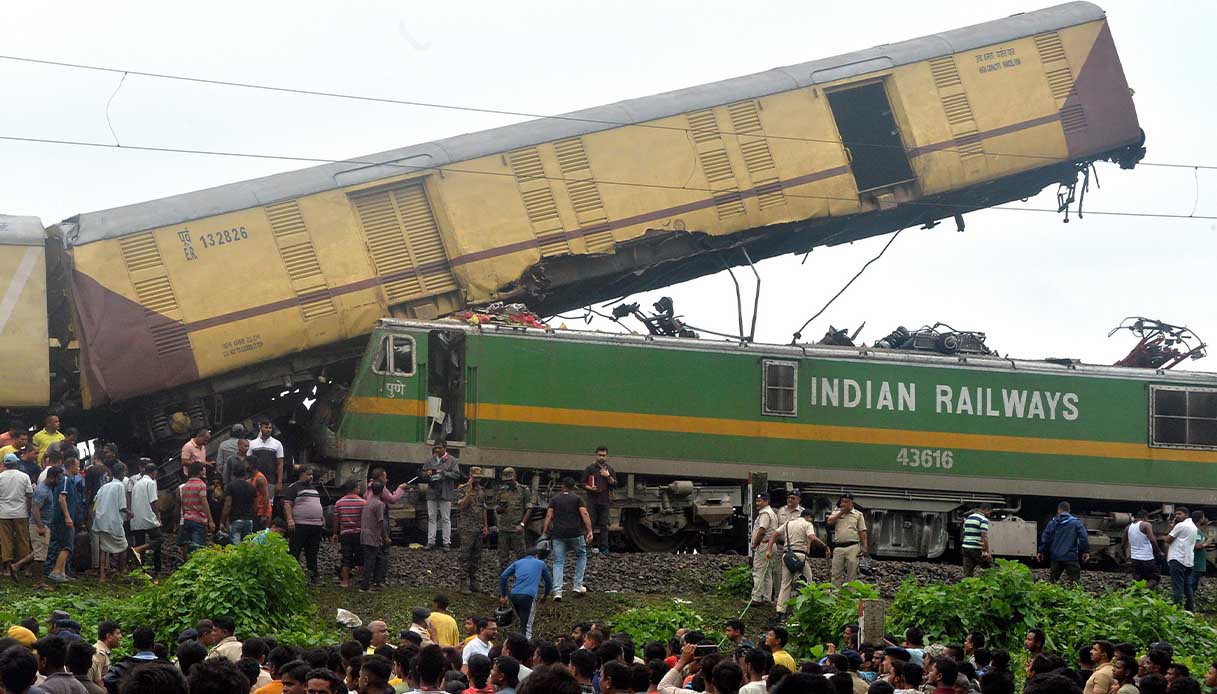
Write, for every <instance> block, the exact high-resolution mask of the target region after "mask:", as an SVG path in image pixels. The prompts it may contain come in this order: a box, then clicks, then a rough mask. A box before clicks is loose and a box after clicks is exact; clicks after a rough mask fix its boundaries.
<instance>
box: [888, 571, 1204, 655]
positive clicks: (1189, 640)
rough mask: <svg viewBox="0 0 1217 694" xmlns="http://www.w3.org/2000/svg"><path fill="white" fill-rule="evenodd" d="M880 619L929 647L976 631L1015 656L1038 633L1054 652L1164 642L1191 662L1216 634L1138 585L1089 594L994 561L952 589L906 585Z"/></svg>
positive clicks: (1141, 584)
mask: <svg viewBox="0 0 1217 694" xmlns="http://www.w3.org/2000/svg"><path fill="white" fill-rule="evenodd" d="M887 616H888V627H889V630H890V631H893V632H895V633H901V632H903V630H904V629H905V628H907V627H910V626H914V625H915V626H918V627H920V628H922V629H924V630H925V634H926V639H927V640H929V641H937V642H942V643H946V642H956V643H958V642H962V640H963V637H964V635H965V634H966V633H967V632H968V631H972V630H976V631H980V632H982V633H984V634H986V635H988V637H989V639H990V642H991V644H992V646H993V647H994V648H1006V649H1009V650H1011V651H1013V652H1019V651H1020V650H1021V648H1022V640H1023V637H1024V636H1026V633H1027V630H1029V629H1031V628H1036V627H1038V628H1040V629H1043V630H1044V633H1045V634H1046V636H1047V647H1048V648H1049V649H1051V650H1055V651H1057V652H1061V653H1070V652H1072V651H1075V650H1076V649H1077V648H1078V647H1080V646H1083V645H1086V644H1089V643H1092V642H1093V641H1094V640H1096V639H1101V638H1102V639H1108V640H1110V641H1113V642H1115V643H1119V642H1122V641H1127V642H1129V643H1132V644H1135V645H1137V646H1138V647H1139V648H1142V649H1143V648H1145V647H1146V646H1148V645H1149V644H1150V643H1152V642H1154V641H1168V642H1170V643H1171V644H1173V645H1174V646H1175V654H1176V655H1177V656H1179V657H1181V658H1183V659H1186V660H1191V661H1193V662H1195V663H1208V662H1211V661H1212V659H1213V656H1214V655H1217V629H1214V628H1213V627H1212V626H1210V625H1209V624H1207V623H1206V622H1205V621H1204V620H1202V619H1201V618H1199V617H1196V616H1193V615H1191V614H1188V613H1187V612H1184V611H1183V610H1182V609H1180V608H1178V607H1176V606H1175V605H1173V604H1171V603H1170V602H1168V601H1166V600H1163V599H1162V598H1161V597H1159V596H1157V595H1155V594H1154V593H1151V592H1150V591H1148V590H1146V589H1145V587H1144V584H1143V583H1137V584H1134V585H1132V586H1130V587H1128V588H1126V589H1124V590H1120V591H1112V592H1109V593H1105V594H1101V595H1095V594H1091V593H1087V592H1086V591H1084V590H1082V589H1081V588H1065V587H1062V586H1059V585H1055V584H1051V583H1044V582H1039V581H1036V580H1035V579H1034V578H1033V577H1032V575H1031V571H1030V570H1029V569H1028V568H1027V567H1026V566H1024V565H1022V564H1019V563H1017V562H1011V561H998V563H997V568H996V569H994V570H991V571H986V572H984V573H982V574H981V575H980V576H978V577H974V578H969V579H965V580H963V581H960V582H958V583H949V584H937V583H936V584H930V585H922V584H919V583H917V582H916V581H914V580H907V579H906V580H905V582H904V583H903V584H902V585H901V586H900V589H899V590H898V591H897V593H896V597H895V599H894V600H893V601H892V603H891V604H890V605H889V607H888V614H887ZM1205 667H1207V665H1206V666H1205Z"/></svg>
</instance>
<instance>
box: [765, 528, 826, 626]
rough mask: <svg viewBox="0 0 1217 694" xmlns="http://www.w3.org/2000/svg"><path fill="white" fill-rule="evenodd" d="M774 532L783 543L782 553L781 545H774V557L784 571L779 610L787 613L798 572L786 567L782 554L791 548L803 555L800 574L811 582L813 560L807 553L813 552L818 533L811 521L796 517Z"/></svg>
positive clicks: (779, 594) (779, 567) (779, 593)
mask: <svg viewBox="0 0 1217 694" xmlns="http://www.w3.org/2000/svg"><path fill="white" fill-rule="evenodd" d="M774 534H775V535H777V536H778V541H779V542H781V543H783V544H782V545H780V548H781V553H779V552H778V549H779V545H777V544H775V545H774V548H773V558H774V560H775V561H777V563H778V569H779V571H781V572H782V583H781V586H782V587H781V589H780V590H779V591H778V603H777V611H778V612H781V613H785V612H786V601H787V600H789V599H790V593H791V592H792V591H793V590H794V578H795V575H796V574H793V573H791V572H790V569H788V568H786V562H784V561H782V557H781V555H782V554H785V553H786V552H787V551H788V550H791V551H794V552H795V553H796V554H798V555H799V556H800V557H802V558H803V570H802V571H800V572H799V574H798V575H802V576H803V578H804V579H805V580H806V581H807V582H808V583H811V582H812V581H813V580H814V579H813V578H812V575H811V561H810V558H809V557H808V556H807V555H808V554H809V553H810V552H811V536H813V535H815V534H816V528H815V525H814V524H812V523H811V521H808V520H805V519H803V518H794V519H792V520H789V521H787V522H785V523H783V524H782V525H781V526H780V527H779V528H778V529H777V531H776V532H775V533H774Z"/></svg>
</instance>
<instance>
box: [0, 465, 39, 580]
mask: <svg viewBox="0 0 1217 694" xmlns="http://www.w3.org/2000/svg"><path fill="white" fill-rule="evenodd" d="M19 462H21V459H20V458H18V457H17V456H16V455H15V454H12V453H9V454H7V455H5V456H4V472H0V562H3V563H4V564H6V565H7V567H8V571H9V573H10V575H13V576H16V573H17V571H19V570H20V569H21V567H23V566H25V564H26V562H28V561H30V560H31V559H33V557H34V555H33V553H32V552H31V551H30V525H29V518H30V504H31V499H32V497H33V495H34V486H33V484H31V483H30V476H29V475H27V474H25V473H24V472H22V471H21V470H20V469H18V468H17V464H18V463H19Z"/></svg>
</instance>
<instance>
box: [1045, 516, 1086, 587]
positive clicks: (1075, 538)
mask: <svg viewBox="0 0 1217 694" xmlns="http://www.w3.org/2000/svg"><path fill="white" fill-rule="evenodd" d="M1045 555H1047V557H1048V562H1049V565H1050V566H1051V570H1050V572H1049V578H1050V580H1051V581H1052V582H1053V583H1056V582H1057V581H1059V580H1061V573H1064V574H1065V576H1066V578H1067V579H1068V580H1069V581H1070V582H1073V583H1077V582H1078V581H1080V580H1081V578H1082V563H1083V562H1085V561H1087V560H1088V559H1090V542H1089V541H1088V540H1087V538H1086V526H1085V525H1084V524H1083V523H1082V521H1080V520H1078V518H1077V517H1076V516H1074V515H1072V514H1071V513H1069V502H1068V501H1062V502H1061V503H1059V504H1057V507H1056V516H1054V517H1053V518H1052V520H1050V521H1048V525H1047V526H1046V527H1045V528H1044V533H1043V535H1041V536H1040V545H1039V551H1038V552H1037V554H1036V555H1035V560H1036V561H1044V556H1045Z"/></svg>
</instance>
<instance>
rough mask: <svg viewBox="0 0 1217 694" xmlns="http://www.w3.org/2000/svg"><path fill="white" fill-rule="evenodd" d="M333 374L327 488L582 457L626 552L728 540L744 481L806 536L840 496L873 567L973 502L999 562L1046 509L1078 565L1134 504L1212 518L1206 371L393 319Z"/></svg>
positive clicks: (928, 553)
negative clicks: (769, 494) (441, 467)
mask: <svg viewBox="0 0 1217 694" xmlns="http://www.w3.org/2000/svg"><path fill="white" fill-rule="evenodd" d="M355 368H356V370H355V372H354V374H353V375H352V378H351V382H350V389H349V391H341V390H335V391H333V393H335V394H337V395H333V396H331V397H330V398H329V399H328V401H327V403H324V404H323V406H322V407H321V408H320V410H319V411H318V412H314V414H315V415H316V414H321V415H323V416H322V417H321V419H322V420H323V421H325V422H327V423H328V425H329V428H328V430H327V431H326V432H325V433H326V434H327V437H326V438H327V440H326V443H325V444H324V445H323V447H322V453H323V454H324V455H325V456H326V457H327V458H330V459H335V460H340V461H342V462H341V463H340V464H339V465H338V477H339V478H340V479H343V478H354V477H357V476H360V475H362V474H364V473H365V472H366V469H367V466H368V465H369V464H389V465H399V464H415V465H417V464H421V463H422V462H423V461H424V460H426V458H427V456H428V455H429V453H430V443H431V442H433V441H435V440H447V441H448V442H449V446H450V447H451V448H453V449H454V450H455V451H456V452H457V454H458V455H459V456H460V460H461V463H462V465H463V466H466V469H467V467H468V466H471V465H479V466H481V467H482V468H483V469H484V471H485V472H484V474H486V475H488V476H493V475H494V474H495V473H494V471H495V470H496V469H501V468H503V467H506V466H513V467H515V468H516V469H518V470H528V471H534V474H532V475H531V477H532V484H533V486H534V489H535V490H536V491H537V492H538V493H539V496H540V497H541V498H543V497H544V495H545V491H546V489H547V488H548V485H550V484H553V482H554V481H556V479H557V477H559V476H560V475H561V474H563V473H565V472H575V471H579V470H582V469H583V468H584V466H585V465H586V464H587V463H588V462H589V461H590V457H591V453H592V451H593V450H594V449H595V447H596V446H597V445H601V444H603V445H607V446H608V447H609V449H610V451H611V452H612V460H613V464H614V465H615V466H616V468H617V470H618V472H619V478H620V488H619V489H618V490H617V492H616V494H615V500H614V508H613V519H614V523H613V526H614V527H615V528H620V530H621V531H622V532H623V534H624V536H625V538H626V540H628V541H629V543H630V544H632V545H633V546H635V547H637V548H640V549H644V550H665V549H667V550H670V549H674V548H677V547H679V546H681V545H683V544H686V543H689V542H691V541H696V542H702V543H706V542H715V541H722V542H726V541H730V539H731V538H733V537H737V535H733V534H732V532H733V531H735V532H738V531H739V529H740V527H741V525H743V524H741V523H740V519H741V516H746V515H747V514H748V512H749V511H750V508H749V503H750V498H751V494H750V493H749V492H750V487H752V486H755V485H760V484H765V485H775V486H779V485H785V486H786V487H787V488H796V489H798V490H799V491H800V492H801V493H802V495H803V503H804V505H805V506H806V505H809V504H810V505H811V507H812V508H813V510H814V512H815V514H816V517H817V518H821V517H823V515H825V514H826V513H827V511H828V509H829V508H830V507H831V505H833V504H834V503H835V501H836V496H837V495H838V494H839V493H840V492H841V491H842V490H846V489H848V490H850V491H851V492H853V493H854V494H855V496H856V498H857V502H858V504H859V506H860V507H862V508H863V509H864V510H865V511H866V512H867V513H868V515H869V516H870V520H871V527H872V529H871V537H872V540H871V543H872V544H871V546H872V548H873V552H874V554H876V555H877V556H880V557H894V558H936V557H939V556H941V555H943V554H944V553H945V552H947V551H948V550H949V549H951V548H952V547H953V546H954V545H955V542H956V538H957V537H958V533H957V529H958V524H959V523H960V522H961V521H962V517H963V514H964V513H965V512H966V511H967V510H969V509H970V508H972V507H973V506H974V505H975V504H977V503H979V502H981V501H990V502H993V503H994V504H995V505H996V506H997V507H998V508H999V509H1001V510H1002V513H1000V514H999V517H1000V518H1001V520H999V521H998V522H996V523H995V524H994V525H995V529H994V531H993V537H994V542H995V545H996V549H997V551H998V553H1002V554H1007V555H1013V556H1019V555H1026V554H1031V553H1034V537H1035V523H1034V522H1028V521H1025V520H1023V519H1024V518H1026V519H1030V520H1035V519H1037V518H1039V517H1040V516H1041V514H1042V515H1043V517H1046V516H1047V515H1048V514H1049V513H1050V510H1049V509H1050V508H1051V507H1054V505H1055V503H1056V501H1057V500H1059V499H1062V498H1064V499H1071V500H1073V501H1074V503H1075V509H1079V510H1082V511H1083V514H1082V515H1083V518H1084V519H1085V520H1086V522H1087V524H1088V525H1089V526H1090V527H1091V531H1092V535H1093V537H1092V540H1093V542H1092V545H1095V546H1096V547H1097V548H1098V549H1099V550H1100V553H1101V550H1102V549H1103V548H1104V547H1107V546H1109V545H1111V543H1113V542H1118V537H1119V531H1120V530H1121V529H1122V527H1123V526H1124V525H1125V524H1126V520H1127V518H1126V513H1127V512H1128V511H1133V510H1136V508H1138V507H1139V506H1143V505H1150V506H1152V507H1160V506H1161V507H1162V508H1163V509H1164V510H1165V509H1167V508H1169V507H1168V506H1165V505H1169V504H1172V503H1187V504H1190V505H1193V506H1205V505H1217V493H1215V492H1214V490H1215V489H1217V375H1214V374H1207V373H1197V372H1171V371H1161V370H1152V369H1133V368H1124V367H1106V366H1090V365H1083V364H1078V363H1076V362H1071V361H1064V360H1049V361H1031V360H1016V359H1007V358H999V357H995V356H974V355H966V356H965V355H956V356H944V355H938V354H926V353H917V352H907V351H899V350H883V349H873V348H866V347H832V346H822V345H806V346H778V345H760V344H739V343H734V342H727V341H721V342H715V341H706V340H697V339H686V338H662V337H652V336H640V335H622V334H608V333H592V332H580V331H569V330H538V329H531V328H529V329H526V328H517V327H508V326H501V325H484V326H473V325H467V324H464V323H457V322H419V321H406V320H394V319H384V320H381V321H380V322H379V323H378V324H377V326H376V327H375V329H374V332H373V334H372V336H371V339H370V341H369V343H368V346H367V348H366V350H365V353H364V355H363V357H362V359H361V360H360V361H359V362H358V365H357V367H355ZM404 472H405V471H402V473H401V474H404ZM538 473H539V474H538ZM546 473H552V474H546ZM401 474H399V475H398V476H399V477H400V476H401ZM1029 543H1030V544H1029Z"/></svg>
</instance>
